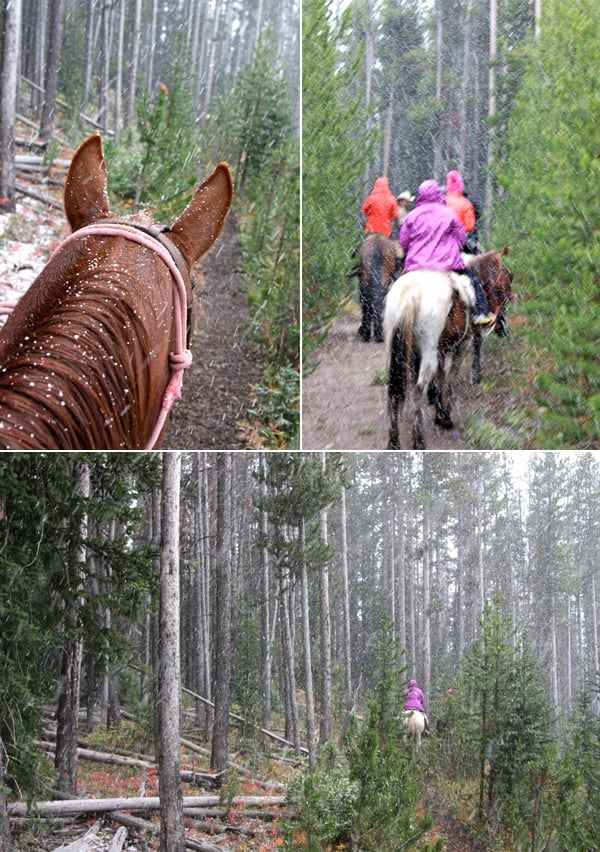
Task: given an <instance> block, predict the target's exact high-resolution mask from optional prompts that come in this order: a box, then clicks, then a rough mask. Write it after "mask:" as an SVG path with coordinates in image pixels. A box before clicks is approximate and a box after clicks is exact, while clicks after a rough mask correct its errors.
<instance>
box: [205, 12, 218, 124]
mask: <svg viewBox="0 0 600 852" xmlns="http://www.w3.org/2000/svg"><path fill="white" fill-rule="evenodd" d="M221 2H222V0H215V8H214V18H213V28H212V33H211V36H210V48H209V54H208V66H207V69H206V86H205V89H204V104H203V107H202V117H205V116H207V115H208V112H209V110H210V99H211V97H212V90H213V83H214V79H215V71H216V53H217V41H218V35H219V18H220V17H221Z"/></svg>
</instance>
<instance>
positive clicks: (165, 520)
mask: <svg viewBox="0 0 600 852" xmlns="http://www.w3.org/2000/svg"><path fill="white" fill-rule="evenodd" d="M180 479H181V453H180V452H169V453H163V481H162V504H161V544H160V623H159V685H160V689H159V693H158V695H157V696H156V712H157V714H158V718H159V724H158V730H159V736H160V746H159V761H158V765H159V795H160V848H161V849H162V850H163V852H183V850H184V849H185V833H184V825H183V800H182V795H181V776H180V769H181V767H180V756H179V755H180V741H181V732H180V725H181V721H180V719H181V706H180V701H181V698H180V696H181V655H180V638H179V637H180V629H179V598H180V594H179V500H180V497H179V494H180Z"/></svg>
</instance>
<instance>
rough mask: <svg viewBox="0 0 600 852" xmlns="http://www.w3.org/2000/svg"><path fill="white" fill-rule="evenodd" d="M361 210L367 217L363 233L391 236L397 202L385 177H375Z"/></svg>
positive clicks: (396, 214)
mask: <svg viewBox="0 0 600 852" xmlns="http://www.w3.org/2000/svg"><path fill="white" fill-rule="evenodd" d="M362 212H363V214H364V215H365V216H366V219H367V221H366V223H365V234H383V235H384V236H385V237H391V235H392V226H393V224H394V222H395V220H396V219H397V218H398V202H397V200H396V196H395V195H394V194H393V192H392V191H391V189H390V182H389V180H388V179H387V178H386V177H378V178H377V180H376V181H375V184H374V186H373V190H372V192H371V194H370V195H369V196H367V198H366V200H365V203H364V204H363V206H362Z"/></svg>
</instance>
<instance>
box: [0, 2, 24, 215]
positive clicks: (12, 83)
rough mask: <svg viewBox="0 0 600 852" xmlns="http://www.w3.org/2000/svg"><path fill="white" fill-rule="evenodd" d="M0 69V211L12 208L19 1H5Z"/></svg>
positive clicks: (14, 180)
mask: <svg viewBox="0 0 600 852" xmlns="http://www.w3.org/2000/svg"><path fill="white" fill-rule="evenodd" d="M0 20H2V24H3V36H4V37H3V39H2V45H1V47H2V57H1V58H2V62H1V70H0V74H1V76H0V210H14V209H15V184H16V176H15V121H16V111H17V76H18V72H19V57H20V53H21V50H20V37H21V0H7V2H6V3H5V4H4V11H3V13H2V16H1V18H0Z"/></svg>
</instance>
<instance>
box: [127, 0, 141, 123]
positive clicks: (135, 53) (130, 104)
mask: <svg viewBox="0 0 600 852" xmlns="http://www.w3.org/2000/svg"><path fill="white" fill-rule="evenodd" d="M141 24H142V0H135V2H134V6H133V19H132V27H131V59H130V60H129V93H128V98H127V117H126V119H125V121H126V123H127V127H130V126H131V125H132V124H133V122H134V120H135V96H136V84H137V75H138V66H139V64H140V37H141Z"/></svg>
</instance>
